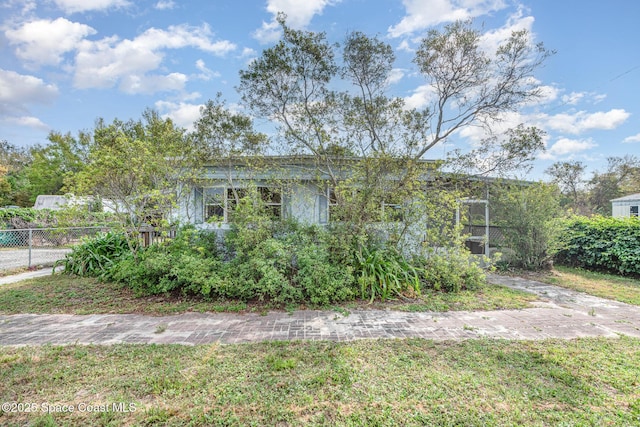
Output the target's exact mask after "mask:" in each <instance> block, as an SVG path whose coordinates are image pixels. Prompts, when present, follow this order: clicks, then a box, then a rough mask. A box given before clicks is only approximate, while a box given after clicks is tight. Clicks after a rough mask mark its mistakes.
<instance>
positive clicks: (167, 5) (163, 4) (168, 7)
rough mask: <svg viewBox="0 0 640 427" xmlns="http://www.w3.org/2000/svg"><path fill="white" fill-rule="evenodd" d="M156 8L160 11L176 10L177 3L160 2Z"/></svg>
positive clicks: (168, 0)
mask: <svg viewBox="0 0 640 427" xmlns="http://www.w3.org/2000/svg"><path fill="white" fill-rule="evenodd" d="M154 7H155V8H156V9H158V10H171V9H175V7H176V2H174V1H172V0H160V1H159V2H158V3H156V5H155V6H154Z"/></svg>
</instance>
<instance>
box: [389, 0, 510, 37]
mask: <svg viewBox="0 0 640 427" xmlns="http://www.w3.org/2000/svg"><path fill="white" fill-rule="evenodd" d="M402 3H403V4H404V7H405V9H406V13H407V14H406V16H405V17H404V18H402V20H401V21H400V22H399V23H398V24H397V25H394V26H392V27H389V29H388V32H389V35H390V36H391V37H400V36H403V35H405V34H411V33H414V32H416V31H421V30H424V29H426V28H428V27H430V26H432V25H437V24H441V23H443V22H453V21H457V20H460V19H462V20H465V19H470V18H475V17H477V16H481V15H485V14H487V13H490V12H494V11H497V10H501V9H503V8H505V7H506V2H505V1H504V0H403V1H402Z"/></svg>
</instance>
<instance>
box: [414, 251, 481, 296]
mask: <svg viewBox="0 0 640 427" xmlns="http://www.w3.org/2000/svg"><path fill="white" fill-rule="evenodd" d="M416 264H417V265H419V266H420V268H419V269H418V271H419V272H420V279H421V285H422V286H423V287H425V288H427V289H434V290H436V291H445V292H454V293H455V292H460V291H462V290H475V289H479V288H481V287H482V286H483V285H484V284H485V279H486V277H485V273H484V270H482V268H480V266H479V265H478V263H477V262H475V261H474V260H473V259H472V258H471V255H470V254H469V253H468V252H465V251H451V252H450V253H448V254H446V255H435V254H434V255H431V256H429V257H428V258H423V259H420V260H417V262H416Z"/></svg>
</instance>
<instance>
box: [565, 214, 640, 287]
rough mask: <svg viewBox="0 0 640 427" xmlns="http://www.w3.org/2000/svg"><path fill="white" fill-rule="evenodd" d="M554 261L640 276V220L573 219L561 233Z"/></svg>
mask: <svg viewBox="0 0 640 427" xmlns="http://www.w3.org/2000/svg"><path fill="white" fill-rule="evenodd" d="M557 240H558V245H559V248H560V250H559V251H558V253H557V254H556V256H555V260H556V261H557V262H558V263H560V264H563V265H568V266H573V267H582V268H586V269H589V270H602V271H609V272H613V273H615V274H621V275H625V276H635V277H639V276H640V220H639V219H638V218H633V217H632V218H611V217H601V216H595V217H592V218H586V217H574V218H571V219H569V220H567V221H566V222H565V223H564V228H563V230H562V231H561V232H560V233H559V235H558V237H557Z"/></svg>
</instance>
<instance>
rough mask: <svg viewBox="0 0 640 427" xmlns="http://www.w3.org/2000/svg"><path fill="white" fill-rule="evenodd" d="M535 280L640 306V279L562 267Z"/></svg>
mask: <svg viewBox="0 0 640 427" xmlns="http://www.w3.org/2000/svg"><path fill="white" fill-rule="evenodd" d="M534 279H535V280H540V281H541V282H545V283H549V284H551V285H556V286H562V287H563V288H569V289H574V290H576V291H580V292H585V293H587V294H590V295H594V296H597V297H602V298H608V299H612V300H616V301H621V302H626V303H628V304H633V305H640V280H638V279H632V278H628V277H621V276H616V275H613V274H606V273H596V272H593V271H587V270H583V269H580V268H571V267H562V266H557V267H555V268H554V270H553V271H552V273H551V274H546V275H538V276H536V277H535V278H534Z"/></svg>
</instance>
